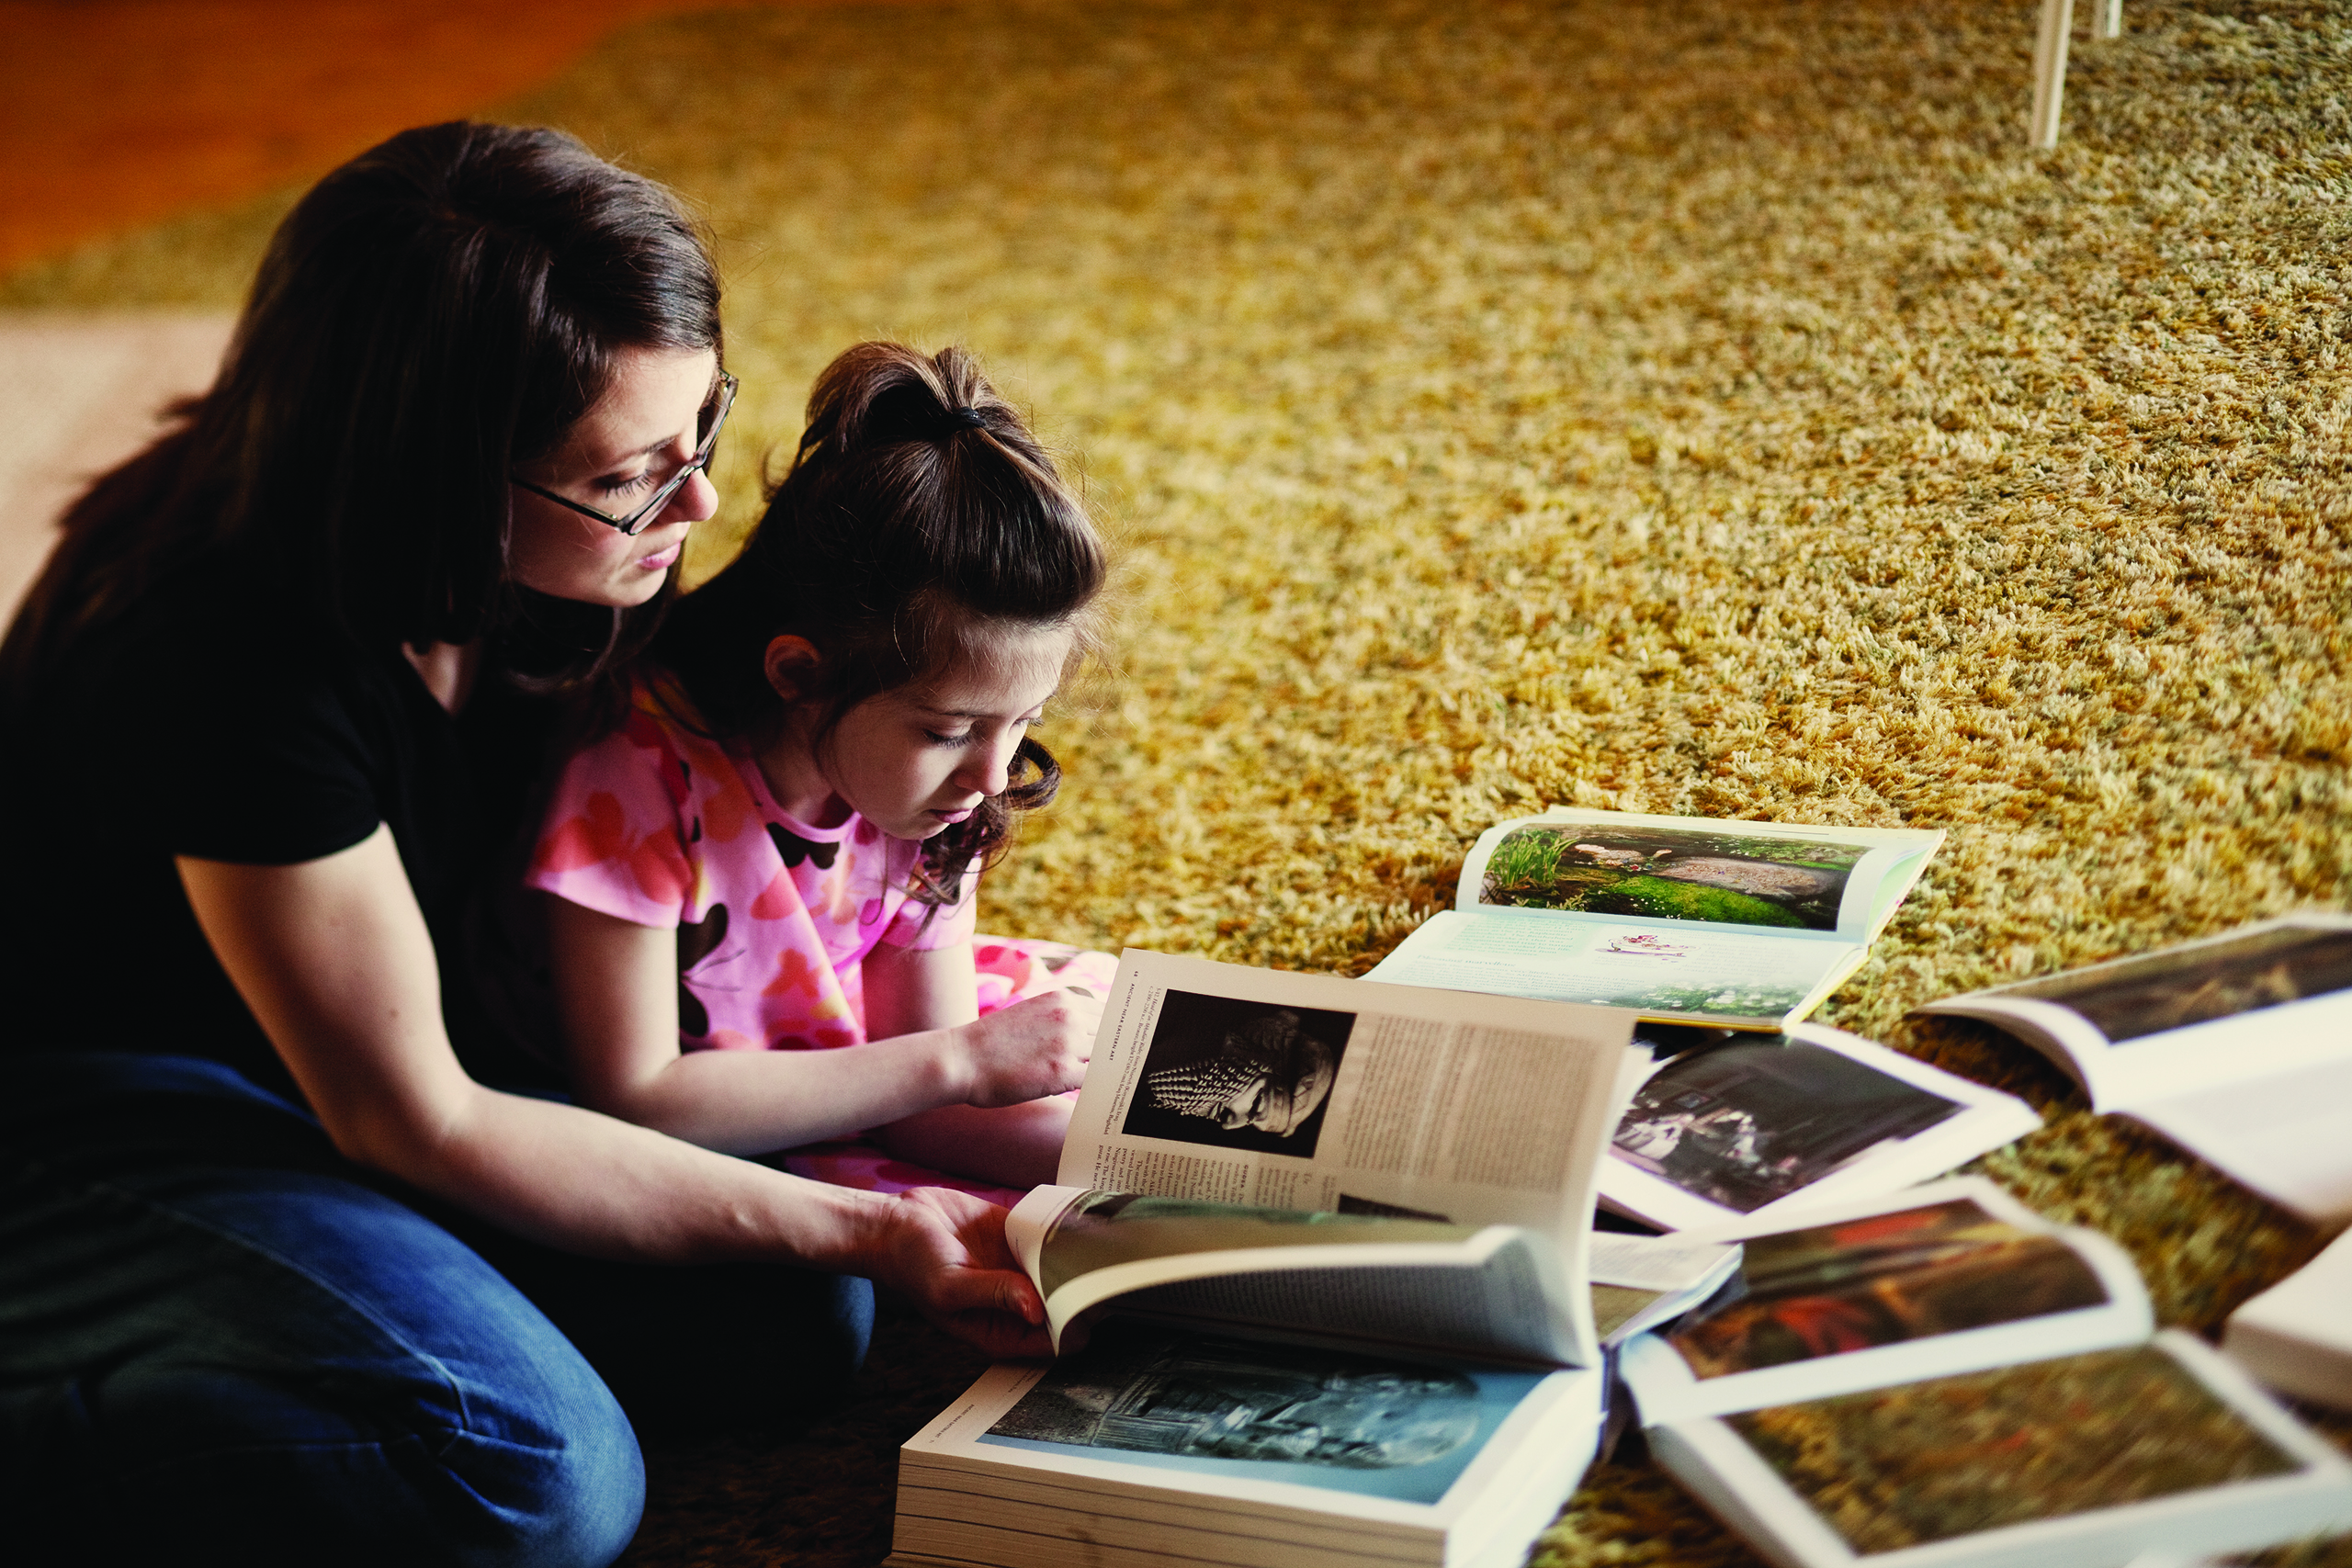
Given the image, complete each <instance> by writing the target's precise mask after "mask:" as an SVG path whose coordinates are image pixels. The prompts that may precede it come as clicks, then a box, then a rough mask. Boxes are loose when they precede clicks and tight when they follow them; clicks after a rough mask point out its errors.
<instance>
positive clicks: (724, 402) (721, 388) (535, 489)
mask: <svg viewBox="0 0 2352 1568" xmlns="http://www.w3.org/2000/svg"><path fill="white" fill-rule="evenodd" d="M741 385H742V383H741V381H738V380H737V379H736V378H734V377H732V376H729V374H727V372H725V371H724V370H722V371H720V372H719V373H718V398H717V400H714V401H712V402H708V403H705V404H704V405H703V409H702V414H701V417H700V419H699V420H698V421H697V422H696V423H697V427H698V431H699V434H698V436H697V439H696V440H695V455H694V456H693V457H689V458H687V459H686V461H685V465H684V467H683V468H680V469H679V470H678V471H677V472H676V473H674V474H672V475H671V476H670V477H669V478H668V479H664V480H663V481H662V488H661V489H660V490H657V491H654V492H653V494H652V495H651V496H650V498H649V499H648V500H647V501H646V502H645V504H644V505H642V506H640V507H639V508H638V509H637V510H636V511H634V512H632V513H629V514H628V516H626V517H616V516H614V515H613V514H612V513H609V512H599V511H597V510H596V509H595V508H594V507H593V506H589V505H586V504H584V503H582V502H577V501H574V500H572V499H571V497H570V496H568V495H558V494H557V493H556V492H555V491H551V490H549V489H548V488H547V487H546V486H545V485H535V484H533V483H532V482H531V481H530V480H528V479H515V476H514V475H512V474H509V475H507V476H506V477H507V479H510V480H512V481H513V482H514V483H515V484H518V485H520V486H522V487H523V488H524V489H525V490H527V491H530V492H531V493H532V494H533V495H543V496H545V497H547V498H548V500H549V501H552V502H555V503H556V504H557V505H558V506H568V507H570V508H571V510H572V511H574V512H577V513H580V515H581V516H582V517H594V519H595V520H596V521H597V522H599V523H602V524H603V525H605V526H606V527H607V528H618V529H619V530H620V531H621V532H622V533H624V534H627V535H628V536H630V537H631V538H635V537H636V536H638V535H639V534H641V533H643V532H644V531H645V525H647V524H648V523H650V522H652V521H653V519H654V518H655V517H656V516H657V515H659V514H660V513H661V511H662V508H663V507H665V506H667V505H669V504H670V498H671V497H672V496H673V495H675V494H677V493H678V490H679V487H681V486H682V485H684V483H685V482H686V481H687V480H688V479H692V478H694V477H695V475H696V474H698V473H700V472H702V471H703V470H704V469H705V468H708V467H710V454H711V450H712V448H714V447H716V446H718V432H719V430H720V429H721V428H722V427H723V426H725V424H726V423H727V411H728V410H729V409H731V408H733V407H734V406H735V389H736V388H738V387H740V386H741Z"/></svg>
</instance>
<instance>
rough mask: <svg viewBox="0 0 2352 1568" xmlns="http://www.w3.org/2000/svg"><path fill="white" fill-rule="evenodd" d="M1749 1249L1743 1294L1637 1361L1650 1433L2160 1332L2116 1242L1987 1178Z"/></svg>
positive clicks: (1648, 1346)
mask: <svg viewBox="0 0 2352 1568" xmlns="http://www.w3.org/2000/svg"><path fill="white" fill-rule="evenodd" d="M1745 1246H1746V1257H1745V1258H1744V1260H1743V1262H1742V1265H1741V1273H1742V1277H1743V1279H1744V1281H1745V1284H1746V1291H1745V1293H1744V1294H1741V1295H1739V1296H1737V1297H1736V1298H1734V1299H1730V1300H1728V1301H1721V1300H1719V1301H1718V1302H1717V1303H1713V1304H1711V1305H1710V1307H1709V1309H1708V1310H1707V1311H1706V1312H1704V1313H1702V1314H1697V1315H1696V1316H1694V1317H1691V1318H1687V1319H1685V1320H1684V1321H1683V1322H1682V1323H1680V1324H1679V1325H1676V1326H1675V1327H1673V1328H1672V1329H1670V1330H1668V1331H1667V1332H1665V1333H1664V1334H1662V1335H1659V1336H1657V1337H1653V1338H1648V1339H1644V1340H1639V1341H1636V1342H1635V1343H1634V1344H1633V1345H1631V1346H1629V1347H1627V1348H1626V1350H1625V1352H1624V1355H1623V1361H1622V1368H1623V1376H1624V1378H1625V1382H1626V1385H1627V1386H1628V1387H1629V1388H1631V1389H1632V1390H1633V1392H1634V1398H1635V1400H1636V1402H1637V1403H1638V1404H1639V1405H1640V1407H1641V1412H1642V1419H1643V1421H1644V1422H1645V1424H1655V1423H1657V1422H1660V1421H1670V1420H1676V1419H1679V1418H1681V1417H1683V1416H1691V1415H1710V1416H1713V1415H1723V1414H1724V1413H1727V1412H1730V1411H1735V1410H1747V1409H1753V1408H1755V1407H1757V1406H1758V1405H1762V1404H1781V1403H1786V1402H1788V1401H1791V1400H1795V1399H1809V1398H1822V1397H1826V1396H1827V1395H1829V1394H1832V1393H1847V1392H1850V1391H1852V1390H1854V1389H1859V1388H1870V1387H1875V1386H1879V1385H1881V1384H1884V1383H1891V1382H1914V1381H1917V1379H1920V1378H1923V1377H1934V1376H1939V1375H1942V1374H1945V1373H1948V1372H1952V1371H1962V1370H1966V1369H1969V1368H1974V1367H1986V1366H1998V1365H2000V1364H2002V1363H2004V1362H2007V1361H2013V1360H2018V1359H2025V1358H2028V1357H2031V1356H2049V1355H2055V1354H2059V1353H2061V1352H2064V1351H2070V1350H2081V1349H2086V1348H2093V1347H2096V1346H2100V1345H2114V1344H2123V1343H2128V1342H2131V1341H2133V1340H2137V1339H2140V1338H2144V1337H2146V1335H2147V1334H2148V1332H2149V1331H2150V1329H2151V1328H2152V1327H2153V1326H2154V1325H2153V1322H2152V1320H2151V1316H2150V1313H2149V1308H2148V1301H2147V1295H2146V1292H2144V1291H2143V1290H2142V1289H2141V1286H2140V1283H2139V1280H2138V1276H2137V1274H2136V1273H2135V1272H2134V1270H2133V1269H2132V1267H2131V1262H2130V1260H2129V1259H2128V1258H2125V1257H2124V1256H2123V1254H2122V1253H2121V1252H2120V1250H2119V1249H2118V1248H2117V1247H2115V1246H2114V1244H2113V1243H2111V1242H2109V1241H2108V1240H2107V1238H2106V1237H2104V1236H2101V1235H2097V1234H2096V1233H2093V1232H2088V1231H2062V1230H2060V1229H2059V1228H2058V1227H2056V1226H2053V1225H2051V1224H2047V1223H2046V1222H2044V1221H2042V1220H2041V1219H2040V1218H2039V1217H2037V1216H2035V1215H2034V1214H2032V1213H2030V1212H2029V1211H2027V1210H2026V1209H2025V1208H2023V1207H2022V1206H2021V1205H2019V1204H2018V1203H2017V1202H2016V1201H2014V1200H2011V1199H2009V1198H2008V1197H2007V1196H2006V1195H2005V1194H2003V1193H2001V1192H2000V1191H1999V1190H1997V1189H1996V1188H1995V1187H1993V1185H1992V1184H1991V1183H1989V1182H1986V1181H1983V1180H1981V1179H1960V1180H1954V1181H1949V1182H1940V1183H1938V1184H1936V1185H1935V1186H1932V1187H1927V1188H1921V1189H1917V1190H1915V1191H1912V1192H1908V1193H1904V1194H1901V1195H1900V1196H1899V1197H1898V1198H1896V1199H1894V1200H1879V1201H1876V1202H1873V1203H1869V1204H1861V1205H1855V1206H1853V1207H1852V1208H1850V1209H1849V1211H1848V1212H1845V1213H1833V1214H1831V1215H1829V1216H1827V1217H1826V1218H1823V1219H1821V1220H1819V1221H1816V1222H1815V1223H1812V1224H1806V1225H1804V1227H1803V1228H1800V1229H1792V1230H1784V1231H1779V1232H1775V1233H1772V1234H1769V1235H1755V1236H1750V1237H1748V1238H1747V1241H1746V1243H1745Z"/></svg>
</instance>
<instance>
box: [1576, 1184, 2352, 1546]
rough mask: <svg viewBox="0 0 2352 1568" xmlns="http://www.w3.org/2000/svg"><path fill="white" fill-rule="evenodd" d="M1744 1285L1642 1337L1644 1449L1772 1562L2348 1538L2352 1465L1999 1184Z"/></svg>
mask: <svg viewBox="0 0 2352 1568" xmlns="http://www.w3.org/2000/svg"><path fill="white" fill-rule="evenodd" d="M1741 1275H1742V1279H1743V1280H1744V1281H1745V1284H1746V1292H1745V1293H1744V1294H1742V1295H1740V1296H1738V1297H1737V1298H1736V1299H1734V1300H1731V1301H1729V1302H1727V1303H1725V1302H1724V1301H1723V1300H1722V1298H1718V1301H1717V1302H1716V1303H1710V1304H1709V1305H1708V1306H1707V1307H1706V1308H1704V1309H1702V1311H1701V1312H1700V1313H1698V1314H1693V1315H1692V1316H1691V1317H1687V1318H1685V1319H1683V1320H1682V1321H1681V1322H1680V1323H1679V1324H1678V1325H1676V1326H1674V1327H1673V1328H1671V1329H1668V1330H1667V1331H1664V1332H1662V1333H1659V1334H1656V1335H1647V1336H1644V1337H1639V1338H1636V1339H1634V1340H1633V1341H1631V1342H1629V1343H1628V1344H1627V1345H1626V1347H1625V1348H1624V1351H1623V1359H1622V1363H1621V1365H1622V1369H1623V1375H1624V1379H1625V1383H1626V1386H1627V1388H1628V1389H1629V1390H1630V1391H1631V1393H1632V1394H1633V1397H1634V1404H1635V1406H1636V1407H1637V1409H1638V1411H1639V1415H1640V1420H1641V1422H1642V1425H1643V1427H1645V1431H1646V1435H1647V1437H1648V1439H1649V1443H1650V1447H1651V1450H1652V1451H1653V1452H1654V1453H1655V1454H1656V1455H1657V1458H1658V1460H1659V1461H1660V1462H1661V1463H1663V1464H1664V1465H1665V1466H1666V1467H1667V1468H1668V1470H1669V1471H1671V1472H1673V1473H1674V1475H1675V1476H1676V1477H1677V1478H1678V1479H1679V1480H1680V1481H1681V1482H1682V1483H1684V1484H1685V1485H1686V1486H1688V1487H1690V1488H1691V1492H1692V1493H1693V1494H1694V1495H1697V1496H1698V1497H1699V1498H1700V1500H1701V1501H1702V1502H1703V1503H1705V1504H1706V1505H1707V1506H1708V1507H1709V1508H1710V1509H1712V1510H1713V1512H1714V1513H1715V1514H1716V1515H1717V1516H1718V1517H1721V1518H1722V1519H1723V1520H1724V1522H1725V1523H1726V1524H1727V1525H1729V1526H1730V1527H1731V1528H1732V1529H1736V1530H1737V1531H1739V1532H1740V1533H1741V1534H1742V1535H1744V1536H1745V1537H1747V1540H1749V1542H1750V1543H1751V1544H1753V1545H1754V1546H1755V1547H1756V1548H1757V1550H1758V1551H1761V1552H1762V1553H1763V1554H1764V1555H1765V1556H1766V1557H1768V1558H1770V1560H1771V1561H1772V1562H1777V1563H1781V1564H1790V1565H1802V1568H1828V1565H1830V1564H1847V1563H1853V1562H1860V1561H1862V1560H1865V1559H1867V1560H1868V1561H1869V1562H1871V1563H1872V1564H1874V1565H1875V1568H1915V1565H1916V1568H1926V1565H1928V1564H1936V1565H1939V1568H1962V1565H1965V1568H1992V1565H1994V1564H2015V1565H2018V1568H2023V1565H2026V1564H2042V1563H2052V1562H2067V1563H2075V1562H2080V1563H2086V1564H2097V1563H2121V1562H2127V1561H2130V1560H2131V1558H2132V1557H2133V1556H2134V1555H2135V1554H2136V1553H2138V1552H2141V1551H2154V1550H2163V1551H2170V1552H2179V1553H2197V1552H2206V1551H2233V1550H2237V1549H2241V1548H2246V1547H2256V1546H2263V1545H2267V1544H2271V1543H2273V1542H2277V1541H2282V1540H2293V1539H2296V1538H2298V1537H2300V1536H2303V1535H2307V1534H2312V1533H2320V1532H2326V1531H2332V1530H2337V1529H2352V1464H2347V1463H2346V1461H2345V1460H2344V1459H2343V1458H2342V1456H2340V1455H2338V1454H2337V1453H2336V1452H2335V1450H2334V1449H2333V1448H2332V1447H2330V1446H2329V1445H2328V1444H2327V1443H2326V1442H2325V1441H2324V1439H2322V1438H2319V1437H2318V1436H2317V1435H2316V1434H2314V1433H2312V1432H2311V1431H2309V1430H2307V1429H2306V1428H2304V1427H2302V1426H2301V1424H2300V1423H2298V1422H2297V1421H2296V1420H2295V1419H2294V1417H2293V1416H2290V1414H2288V1412H2287V1411H2285V1410H2284V1409H2283V1408H2281V1407H2280V1406H2279V1405H2278V1404H2276V1403H2275V1402H2274V1401H2272V1400H2271V1399H2270V1398H2269V1397H2268V1396H2267V1394H2265V1393H2262V1391H2261V1390H2259V1389H2258V1388H2256V1386H2255V1385H2254V1383H2253V1382H2252V1381H2251V1380H2250V1379H2248V1378H2247V1377H2246V1376H2245V1374H2244V1373H2243V1372H2242V1371H2239V1370H2238V1369H2237V1368H2236V1367H2234V1366H2233V1365H2232V1364H2231V1363H2230V1362H2229V1361H2228V1360H2226V1359H2224V1358H2222V1356H2221V1355H2220V1354H2218V1353H2217V1352H2215V1351H2213V1350H2211V1349H2210V1348H2207V1347H2206V1346H2205V1345H2204V1344H2203V1343H2202V1342H2200V1341H2199V1340H2197V1339H2196V1338H2194V1337H2191V1336H2188V1335H2185V1334H2179V1333H2175V1332H2165V1333H2161V1334H2157V1333H2152V1327H2153V1319H2152V1314H2151V1312H2150V1310H2149V1304H2148V1298H2147V1293H2146V1292H2145V1290H2144V1289H2143V1287H2142V1286H2141V1284H2140V1280H2139V1277H2138V1274H2137V1272H2136V1271H2135V1270H2134V1269H2133V1268H2132V1267H2131V1261H2130V1259H2129V1258H2126V1257H2125V1256H2124V1255H2123V1254H2122V1252H2121V1251H2120V1249H2119V1248H2117V1247H2115V1246H2114V1245H2113V1244H2112V1243H2110V1242H2109V1241H2108V1240H2107V1239H2106V1238H2105V1237H2103V1236H2100V1235H2097V1234H2095V1233H2092V1232H2088V1231H2080V1230H2065V1229H2060V1228H2059V1227H2056V1226H2053V1225H2051V1224H2047V1223H2045V1222H2043V1221H2042V1220H2041V1219H2040V1218H2038V1217H2037V1216H2035V1215H2033V1214H2032V1213H2030V1212H2029V1211H2027V1210H2026V1209H2024V1208H2023V1207H2022V1206H2020V1205H2019V1204H2018V1203H2016V1202H2015V1201H2013V1200H2011V1199H2009V1198H2007V1196H2006V1195H2005V1194H2003V1193H2002V1192H2001V1191H2000V1190H1998V1189H1996V1188H1995V1187H1993V1186H1992V1185H1991V1184H1990V1183H1989V1182H1985V1181H1983V1180H1979V1179H1958V1180H1952V1181H1945V1182H1938V1183H1936V1184H1934V1185H1932V1186H1928V1187H1923V1188H1918V1189H1916V1190H1913V1191H1910V1192H1907V1193H1904V1194H1901V1195H1900V1196H1899V1197H1896V1198H1892V1199H1886V1198H1882V1199H1878V1200H1874V1201H1868V1202H1857V1203H1854V1204H1851V1205H1846V1206H1841V1207H1839V1208H1835V1209H1825V1210H1821V1211H1817V1212H1815V1213H1810V1214H1808V1215H1807V1216H1806V1218H1805V1220H1804V1224H1803V1226H1802V1228H1795V1229H1786V1230H1779V1231H1775V1232H1771V1233H1770V1234H1763V1235H1751V1236H1749V1237H1748V1238H1747V1242H1746V1258H1745V1261H1744V1263H1743V1266H1742V1269H1741Z"/></svg>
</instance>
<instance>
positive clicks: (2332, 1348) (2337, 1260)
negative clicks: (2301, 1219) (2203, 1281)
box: [2222, 1233, 2352, 1410]
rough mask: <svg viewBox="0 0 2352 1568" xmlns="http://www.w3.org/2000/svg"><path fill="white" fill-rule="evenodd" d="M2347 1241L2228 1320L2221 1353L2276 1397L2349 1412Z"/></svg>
mask: <svg viewBox="0 0 2352 1568" xmlns="http://www.w3.org/2000/svg"><path fill="white" fill-rule="evenodd" d="M2346 1302H2352V1233H2346V1235H2340V1236H2337V1237H2336V1238H2335V1240H2334V1241H2333V1242H2330V1243H2329V1244H2328V1247H2327V1250H2326V1251H2324V1252H2323V1253H2321V1254H2320V1255H2319V1256H2318V1257H2317V1258H2312V1260H2311V1261H2310V1262H2309V1263H2306V1264H2304V1265H2303V1266H2302V1267H2301V1269H2297V1270H2295V1272H2293V1273H2292V1274H2290V1275H2288V1276H2287V1278H2285V1279H2284V1280H2280V1281H2278V1283H2277V1284H2275V1285H2273V1286H2271V1287H2270V1289H2268V1290H2267V1291H2265V1292H2262V1293H2261V1294H2260V1295H2258V1296H2256V1297H2255V1298H2254V1299H2253V1300H2252V1301H2249V1302H2247V1303H2245V1304H2243V1305H2241V1306H2240V1307H2239V1308H2238V1309H2237V1311H2235V1312H2233V1313H2232V1314H2230V1321H2229V1325H2228V1327H2227V1328H2226V1329H2225V1330H2224V1331H2223V1334H2222V1349H2223V1350H2224V1351H2225V1352H2226V1353H2227V1354H2228V1355H2229V1357H2230V1359H2232V1360H2233V1361H2235V1362H2237V1363H2238V1364H2239V1365H2240V1366H2242V1367H2244V1368H2245V1369H2246V1370H2247V1371H2250V1372H2252V1373H2253V1374H2254V1375H2255V1376H2256V1378H2259V1379H2260V1380H2261V1381H2262V1382H2265V1383H2267V1384H2268V1385H2269V1386H2270V1387H2272V1388H2274V1389H2277V1390H2278V1392H2279V1393H2286V1394H2291V1395H2293V1396H2294V1397H2295V1398H2297V1399H2306V1400H2310V1401H2312V1403H2314V1404H2324V1405H2327V1406H2329V1407H2331V1408H2333V1409H2336V1410H2352V1313H2346V1311H2345V1310H2344V1308H2345V1303H2346Z"/></svg>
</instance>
